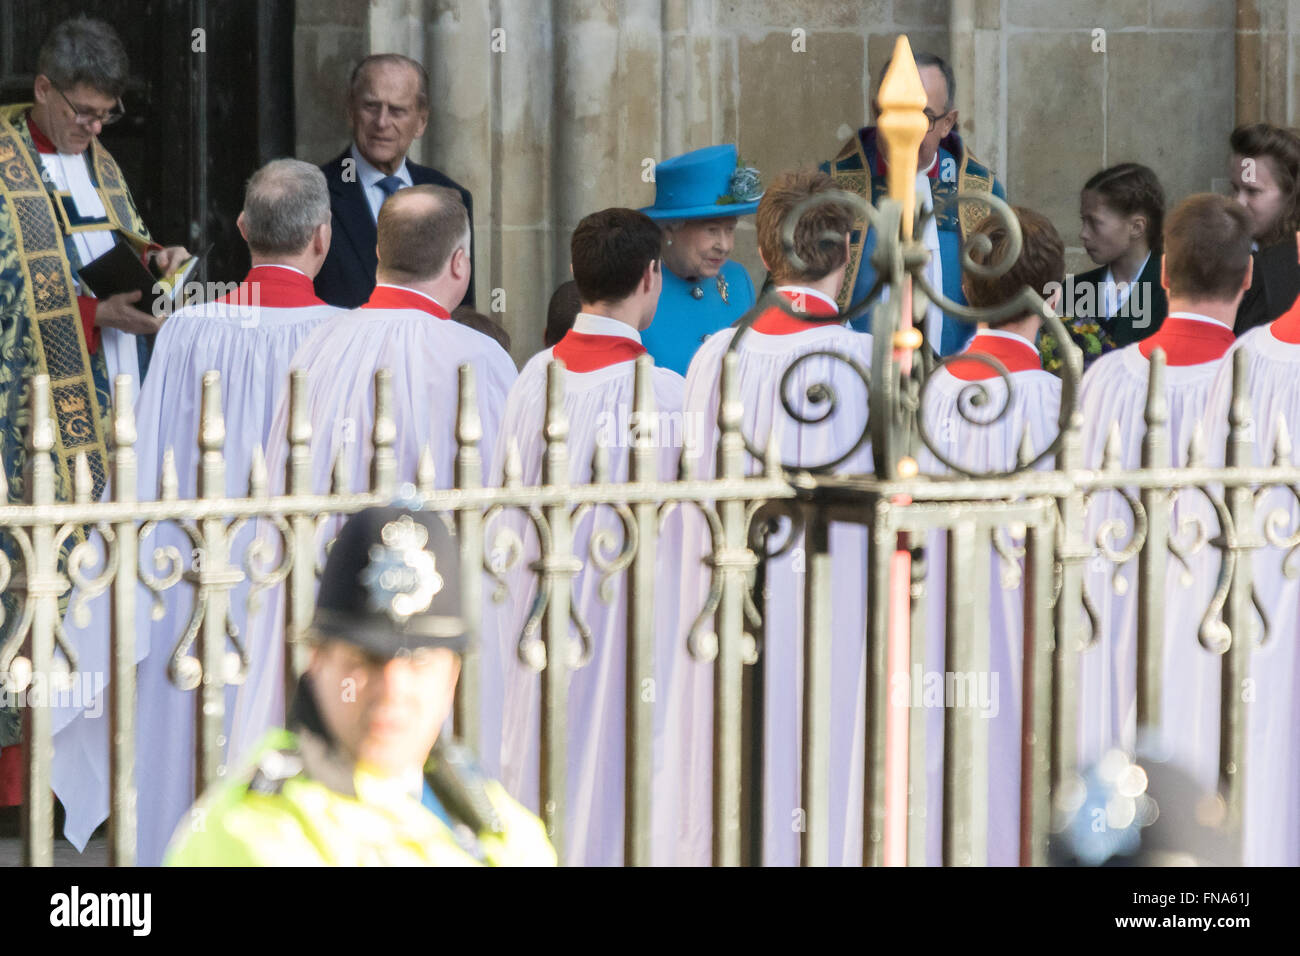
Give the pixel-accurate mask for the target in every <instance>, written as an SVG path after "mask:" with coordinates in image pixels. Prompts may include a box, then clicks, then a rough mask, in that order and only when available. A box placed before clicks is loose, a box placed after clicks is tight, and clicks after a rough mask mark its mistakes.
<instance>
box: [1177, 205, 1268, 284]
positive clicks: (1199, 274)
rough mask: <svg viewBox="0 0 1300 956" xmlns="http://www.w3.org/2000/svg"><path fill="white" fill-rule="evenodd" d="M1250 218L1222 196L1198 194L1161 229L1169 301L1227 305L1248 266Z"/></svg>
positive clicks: (1243, 278) (1180, 208) (1181, 207)
mask: <svg viewBox="0 0 1300 956" xmlns="http://www.w3.org/2000/svg"><path fill="white" fill-rule="evenodd" d="M1250 227H1251V222H1250V215H1249V214H1248V213H1247V212H1246V210H1245V209H1244V208H1242V207H1241V206H1240V205H1239V204H1237V203H1235V202H1233V201H1232V200H1231V199H1228V198H1227V197H1226V196H1216V195H1215V194H1213V193H1197V194H1196V195H1194V196H1188V197H1187V198H1186V199H1184V200H1183V201H1182V202H1180V203H1179V204H1178V205H1177V207H1175V209H1174V211H1173V212H1172V213H1171V214H1170V216H1169V221H1168V222H1167V223H1166V224H1165V276H1166V278H1168V280H1169V294H1170V295H1171V296H1173V295H1176V296H1186V297H1188V298H1192V299H1211V300H1214V301H1218V302H1231V301H1232V300H1233V299H1235V298H1236V297H1237V293H1238V292H1240V291H1241V284H1242V283H1243V282H1244V281H1245V279H1246V267H1247V265H1248V264H1249V263H1250V241H1251V240H1250Z"/></svg>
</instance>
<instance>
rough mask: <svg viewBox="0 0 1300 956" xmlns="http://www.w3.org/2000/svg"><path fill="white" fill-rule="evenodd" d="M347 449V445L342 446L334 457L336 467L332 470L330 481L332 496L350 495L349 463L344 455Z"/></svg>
mask: <svg viewBox="0 0 1300 956" xmlns="http://www.w3.org/2000/svg"><path fill="white" fill-rule="evenodd" d="M346 449H347V446H346V445H340V446H339V450H338V453H337V454H336V455H335V456H334V467H333V468H332V469H330V472H331V475H332V477H331V480H330V493H331V494H335V495H346V494H348V493H349V485H350V482H349V481H348V461H347V456H346V455H345V454H344V451H346Z"/></svg>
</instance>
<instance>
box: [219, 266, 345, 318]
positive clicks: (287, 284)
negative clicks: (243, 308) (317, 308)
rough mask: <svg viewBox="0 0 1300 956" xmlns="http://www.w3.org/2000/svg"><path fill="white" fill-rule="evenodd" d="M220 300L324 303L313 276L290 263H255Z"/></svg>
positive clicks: (288, 305) (296, 305)
mask: <svg viewBox="0 0 1300 956" xmlns="http://www.w3.org/2000/svg"><path fill="white" fill-rule="evenodd" d="M217 302H219V303H221V304H223V305H257V306H260V307H262V308H267V309H304V308H307V307H309V306H313V305H324V304H325V303H324V302H322V301H321V300H320V299H318V298H316V290H315V289H313V288H312V284H311V279H308V278H307V276H306V275H304V274H303V273H301V272H299V271H298V270H297V269H291V268H289V267H288V266H272V265H265V266H253V268H251V269H249V270H248V275H247V276H245V278H244V281H243V282H241V283H240V284H239V288H238V289H236V290H235V291H234V292H231V293H230V294H229V295H223V296H222V297H221V298H220V299H217Z"/></svg>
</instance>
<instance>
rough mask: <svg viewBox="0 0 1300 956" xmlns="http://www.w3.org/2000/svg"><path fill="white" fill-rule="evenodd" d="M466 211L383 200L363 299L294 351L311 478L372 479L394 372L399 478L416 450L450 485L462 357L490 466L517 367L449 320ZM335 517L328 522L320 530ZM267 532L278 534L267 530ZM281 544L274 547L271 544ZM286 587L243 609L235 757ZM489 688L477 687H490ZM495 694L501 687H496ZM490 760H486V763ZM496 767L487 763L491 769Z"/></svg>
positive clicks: (266, 701)
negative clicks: (377, 427)
mask: <svg viewBox="0 0 1300 956" xmlns="http://www.w3.org/2000/svg"><path fill="white" fill-rule="evenodd" d="M469 241H470V240H469V218H468V216H467V214H466V212H465V206H464V204H463V203H462V202H461V198H460V194H459V193H458V192H456V191H455V190H454V189H449V188H447V187H443V186H427V185H426V186H411V187H408V188H406V189H401V190H398V191H397V192H395V193H394V194H393V195H392V196H390V197H389V198H388V199H387V200H385V202H384V205H383V207H382V208H381V209H380V211H379V270H378V273H377V279H378V284H377V285H376V287H375V290H374V292H372V293H371V295H370V299H369V301H368V302H366V304H365V305H363V306H361V307H360V308H359V309H354V310H352V311H350V312H345V313H341V314H340V315H339V316H337V318H336V319H335V320H333V321H331V322H329V323H328V324H326V325H325V326H322V327H321V328H320V329H317V330H316V332H315V333H314V334H313V335H311V336H310V337H308V339H307V341H305V342H304V343H303V344H302V347H301V348H299V349H298V352H297V354H296V355H294V358H293V363H292V365H293V368H295V369H304V370H306V372H307V388H306V404H307V411H308V417H309V419H310V421H311V444H310V450H311V461H312V465H311V476H312V488H313V490H314V491H315V492H316V493H319V494H324V493H325V492H327V491H328V490H329V488H330V482H331V473H332V470H333V468H334V467H335V463H336V462H338V461H340V460H341V465H340V467H341V468H342V471H343V474H344V476H345V478H346V481H347V482H348V487H350V488H352V489H354V490H359V489H363V488H368V487H370V460H371V457H372V454H371V452H372V444H371V432H372V431H373V426H374V406H375V397H374V378H375V372H377V371H378V370H379V369H388V370H389V371H391V372H392V375H393V379H392V381H393V387H392V396H393V404H392V412H393V422H394V424H395V425H396V434H395V435H394V438H393V451H394V454H395V456H396V459H397V481H398V483H399V485H400V484H402V483H405V482H413V481H415V479H416V470H417V467H418V464H419V459H420V455H421V452H422V451H423V450H424V448H426V447H427V448H428V449H429V451H430V453H431V455H432V456H433V463H434V468H435V469H436V471H435V477H436V482H437V485H438V487H440V488H448V487H450V486H451V483H452V478H453V474H454V471H453V462H454V459H455V453H456V409H457V398H458V384H457V382H458V377H459V376H458V372H457V369H458V368H459V367H460V366H461V365H469V366H470V367H471V368H472V369H473V371H474V376H475V382H476V384H477V389H478V411H479V415H480V418H481V420H482V427H483V438H482V441H481V445H480V447H481V449H482V455H483V467H484V473H485V474H490V473H491V472H490V469H491V466H492V463H493V462H492V449H493V446H494V444H495V442H496V437H497V429H498V427H499V425H500V421H501V411H502V409H503V408H504V407H505V399H506V392H507V391H509V389H510V385H511V383H513V382H514V380H515V376H516V369H515V366H514V363H513V362H512V361H511V359H510V356H509V355H507V354H506V352H505V350H504V349H502V348H501V346H500V345H498V344H497V343H496V341H495V340H494V339H492V338H491V337H489V336H487V335H484V334H483V333H482V332H478V331H475V330H474V329H471V328H469V327H468V326H464V325H461V324H459V323H457V322H453V321H451V318H450V316H451V310H452V309H454V308H456V306H457V305H459V304H460V301H461V299H462V298H463V297H464V295H465V289H466V288H467V287H468V285H469V277H470V263H469ZM288 423H289V406H288V394H287V392H286V393H285V394H283V395H282V396H281V399H280V402H279V404H278V406H277V408H276V411H275V416H274V419H273V422H272V425H271V432H270V439H269V443H268V451H267V466H268V468H269V472H270V478H271V483H272V490H273V491H274V490H275V489H276V488H282V487H283V483H284V474H285V462H286V459H287V456H288V444H287V440H286V435H287V434H288ZM339 524H340V522H338V521H337V520H333V521H331V522H329V523H328V524H327V526H326V528H325V529H324V530H325V534H324V538H323V539H322V540H328V539H329V538H331V537H332V536H333V534H334V533H335V532H336V531H337V529H338V525H339ZM267 534H268V538H269V540H270V541H271V542H274V541H276V540H277V539H278V535H276V534H273V533H269V532H267ZM275 550H278V546H276V547H275ZM284 614H285V612H284V588H283V586H280V587H275V588H272V589H270V590H269V591H268V592H267V594H266V599H265V601H264V602H263V603H262V605H261V606H260V607H259V608H258V609H257V610H256V611H254V612H253V613H251V614H250V616H249V629H248V653H249V658H250V663H249V671H248V676H247V679H246V680H245V681H244V683H243V684H242V685H241V686H240V688H239V694H238V698H237V701H236V705H235V716H234V725H233V729H232V732H231V741H230V749H229V751H228V755H229V757H230V759H231V761H232V762H235V763H238V762H239V761H240V760H241V759H242V758H244V757H246V756H247V753H248V751H249V750H250V748H251V747H253V746H254V745H255V744H256V743H257V741H258V740H259V739H260V738H261V736H262V735H263V734H264V733H265V732H266V731H267V730H269V729H270V728H272V727H278V726H281V725H282V721H283V720H284V716H285V715H284V680H283V672H284V640H285V625H284ZM491 690H492V689H491V688H489V687H486V686H485V687H484V689H483V693H484V694H485V696H486V695H489V692H490V691H491ZM497 693H499V691H497ZM490 765H491V763H490V761H486V762H485V766H490ZM490 772H491V773H492V774H495V769H493V770H492V771H490Z"/></svg>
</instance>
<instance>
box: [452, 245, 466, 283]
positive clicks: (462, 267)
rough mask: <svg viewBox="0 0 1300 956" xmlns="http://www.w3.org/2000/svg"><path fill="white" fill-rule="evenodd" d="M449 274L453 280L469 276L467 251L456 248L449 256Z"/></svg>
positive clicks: (462, 248)
mask: <svg viewBox="0 0 1300 956" xmlns="http://www.w3.org/2000/svg"><path fill="white" fill-rule="evenodd" d="M451 274H452V277H453V278H456V279H463V278H465V277H467V276H468V275H469V250H468V249H466V248H465V247H464V246H457V247H456V251H455V252H453V253H452V254H451Z"/></svg>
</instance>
